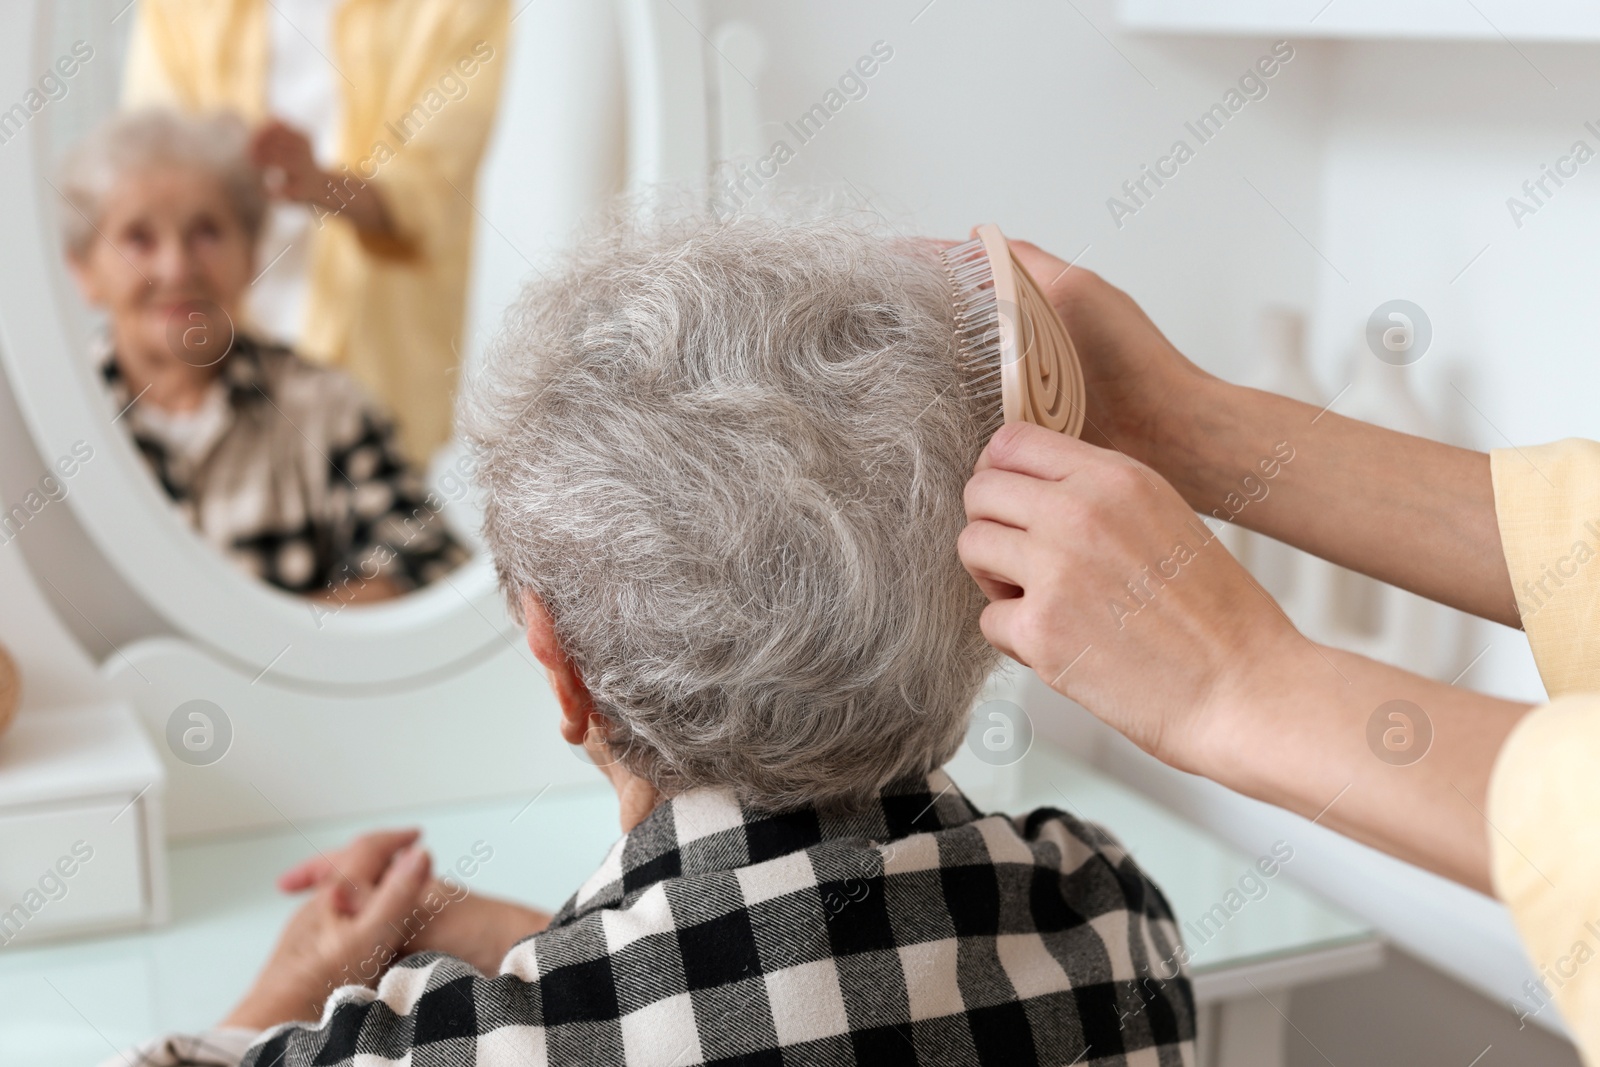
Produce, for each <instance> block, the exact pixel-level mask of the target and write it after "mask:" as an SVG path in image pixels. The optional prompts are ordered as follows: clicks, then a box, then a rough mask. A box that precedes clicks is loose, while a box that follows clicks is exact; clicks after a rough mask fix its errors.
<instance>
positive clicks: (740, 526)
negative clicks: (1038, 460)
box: [460, 218, 997, 807]
mask: <svg viewBox="0 0 1600 1067" xmlns="http://www.w3.org/2000/svg"><path fill="white" fill-rule="evenodd" d="M460 416H461V424H462V429H463V430H464V432H465V433H466V435H467V437H468V439H469V441H471V442H472V444H473V445H474V446H475V447H476V448H477V449H478V450H479V451H480V467H479V478H480V481H481V484H482V485H483V487H484V488H485V489H486V496H487V504H486V510H485V518H484V534H485V537H486V539H487V542H488V545H489V547H490V549H491V551H492V553H493V555H494V559H495V563H496V565H497V567H498V570H499V573H500V577H501V582H502V586H503V588H504V589H505V591H506V594H507V596H508V600H509V602H510V603H511V605H512V610H513V612H516V613H518V614H519V615H520V600H521V597H522V594H523V593H524V592H532V593H533V594H534V595H535V596H537V597H538V599H539V600H540V601H541V602H542V604H543V605H544V607H545V609H546V610H547V611H548V612H549V615H550V617H551V620H552V623H553V626H554V629H555V632H556V635H557V637H558V639H559V641H560V643H561V646H562V649H563V650H564V652H565V653H566V655H567V656H568V657H570V659H571V660H572V661H573V663H574V665H575V666H576V668H577V670H578V672H579V674H580V675H581V677H582V678H583V680H584V682H585V684H586V685H587V687H588V689H589V691H590V693H591V694H592V695H593V698H594V701H595V705H596V708H597V710H598V711H600V712H601V713H603V714H604V715H605V716H606V717H607V719H608V720H610V723H611V727H612V729H611V734H610V741H611V743H612V745H613V746H615V747H616V750H617V752H618V754H619V756H620V758H621V759H622V761H623V762H624V764H625V765H627V766H628V767H629V769H630V770H632V771H634V772H635V773H637V774H640V775H642V776H643V777H645V778H648V779H650V780H651V781H653V782H654V783H655V784H656V785H657V786H659V787H661V788H662V789H663V790H665V791H667V792H669V793H670V792H677V791H680V790H682V789H685V788H689V787H692V786H700V785H714V786H722V787H727V788H732V789H733V790H734V791H735V792H736V793H737V794H738V795H739V796H740V797H741V798H742V799H744V800H745V801H747V802H750V803H753V804H756V805H764V806H774V807H776V806H782V805H785V804H793V803H800V802H823V803H827V802H851V801H855V800H859V799H861V798H863V797H865V796H866V795H868V794H869V793H870V792H871V791H873V790H875V789H876V788H877V787H879V786H881V785H882V784H884V783H885V782H887V781H889V780H891V779H893V778H895V777H898V776H901V775H904V774H907V773H912V772H926V771H929V770H931V769H933V768H934V767H936V766H938V765H940V764H942V763H943V762H944V761H946V760H947V759H948V758H949V757H950V756H951V755H952V754H953V753H954V752H955V750H956V747H957V746H958V745H959V743H960V740H961V738H962V736H963V734H964V731H965V726H966V722H967V714H968V711H969V708H970V705H971V702H972V700H973V699H974V697H975V696H976V694H977V691H978V690H979V688H980V687H981V685H982V683H983V681H984V679H985V677H986V675H987V674H988V672H989V671H990V670H991V668H992V667H993V666H994V664H995V662H996V659H997V654H996V653H995V652H994V651H993V650H992V649H991V648H990V647H989V646H988V645H987V643H986V642H985V641H984V639H983V637H982V635H981V633H980V631H979V628H978V625H977V620H978V615H979V613H980V612H981V610H982V607H983V604H984V599H983V596H982V594H981V593H980V591H979V589H978V587H977V586H976V585H975V584H974V583H973V581H972V580H971V578H970V577H968V575H967V574H966V572H965V571H964V570H963V569H962V567H961V564H960V562H959V560H958V558H957V555H956V538H957V535H958V534H959V533H960V531H961V529H962V527H963V525H964V524H965V517H964V511H963V506H962V491H963V487H964V485H965V482H966V480H967V478H968V476H969V475H970V473H971V469H972V464H973V462H974V461H975V460H976V458H977V456H978V453H979V452H980V450H981V448H982V444H983V441H982V439H981V436H980V429H979V427H980V425H981V423H980V420H979V419H978V418H976V417H975V414H974V412H973V411H972V410H970V408H969V405H968V402H967V401H966V399H965V393H964V390H963V388H962V383H961V382H960V380H959V375H958V372H957V364H956V358H955V354H954V351H953V342H952V324H951V311H950V293H949V288H948V283H947V282H946V280H945V276H944V274H943V271H942V268H941V266H940V263H939V260H938V258H937V254H936V253H935V252H934V251H933V250H932V249H929V248H926V247H920V246H912V245H909V244H907V243H905V242H900V241H891V240H885V239H884V237H882V236H881V235H879V234H877V233H874V232H871V231H870V230H868V229H866V228H864V227H862V226H859V225H857V224H856V223H853V222H849V221H840V220H831V221H811V222H801V223H790V222H775V221H768V220H763V219H755V218H744V219H737V220H732V221H722V222H712V221H707V220H687V221H686V220H682V219H678V220H675V221H666V222H662V221H652V222H645V223H641V222H637V221H616V222H613V223H611V224H610V225H608V226H606V227H605V228H603V229H602V230H601V231H600V232H598V233H596V234H594V235H592V236H590V238H589V239H587V240H586V241H584V242H582V243H581V244H580V245H579V246H578V247H577V249H576V251H575V252H574V253H572V254H571V256H570V258H569V260H568V262H567V263H566V264H565V265H564V266H563V267H562V268H561V269H560V270H559V271H557V272H554V273H551V274H549V275H546V276H545V278H544V280H540V281H535V282H533V283H532V284H530V285H529V286H528V288H527V290H526V291H525V292H524V293H523V295H522V297H521V300H520V302H519V303H518V305H517V306H516V308H515V309H514V311H513V313H512V315H511V316H510V319H509V322H508V325H507V328H506V329H505V331H504V333H503V334H502V335H501V336H500V338H499V339H498V340H497V342H496V343H495V345H494V346H493V348H492V350H491V351H490V352H489V354H488V355H487V356H486V357H485V361H484V364H483V366H482V367H481V368H480V369H479V372H478V373H477V374H476V375H474V376H472V378H471V380H470V381H469V383H468V384H467V386H466V387H465V390H464V394H463V397H462V401H461V408H460Z"/></svg>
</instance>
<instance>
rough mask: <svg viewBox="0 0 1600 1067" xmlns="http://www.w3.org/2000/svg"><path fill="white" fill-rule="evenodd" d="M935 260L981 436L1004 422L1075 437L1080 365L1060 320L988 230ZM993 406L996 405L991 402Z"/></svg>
mask: <svg viewBox="0 0 1600 1067" xmlns="http://www.w3.org/2000/svg"><path fill="white" fill-rule="evenodd" d="M976 233H977V236H976V237H975V238H973V239H972V240H970V241H968V242H966V243H965V244H959V245H955V246H954V247H951V248H947V249H945V250H944V251H943V252H942V253H940V254H941V256H942V257H943V259H944V265H945V271H946V273H947V274H949V276H950V284H951V288H952V289H953V291H954V302H955V325H956V347H957V352H958V358H959V360H960V363H961V368H962V370H963V371H964V372H965V374H966V379H965V381H966V385H967V392H968V395H969V397H970V398H971V399H972V402H973V405H974V407H975V408H976V409H977V410H980V411H987V412H992V416H991V417H990V418H989V421H987V422H986V424H985V426H984V437H985V438H987V437H989V436H990V435H991V434H993V433H994V431H996V430H998V429H999V428H1000V427H1001V426H1002V425H1003V424H1004V423H1008V422H1031V423H1033V424H1035V425H1037V426H1043V427H1044V428H1046V429H1048V430H1055V431H1057V432H1058V433H1067V434H1071V435H1072V436H1074V437H1077V436H1079V435H1080V434H1081V433H1082V432H1083V402H1084V388H1083V367H1082V365H1081V364H1079V362H1078V353H1077V350H1076V349H1074V348H1073V347H1072V338H1071V337H1069V336H1067V328H1066V327H1065V326H1064V325H1062V323H1061V318H1060V316H1058V315H1057V314H1056V312H1055V309H1054V308H1053V307H1051V306H1050V301H1049V300H1047V299H1045V295H1044V292H1043V290H1041V289H1040V288H1039V284H1038V283H1037V282H1036V281H1034V280H1033V277H1032V275H1030V274H1029V273H1028V271H1027V268H1025V267H1023V265H1022V264H1021V263H1020V262H1018V261H1017V258H1016V256H1014V255H1013V254H1012V252H1011V246H1010V245H1009V244H1007V243H1006V239H1005V235H1004V234H1002V233H1001V232H1000V228H999V227H998V226H994V225H984V226H979V227H978V228H977V230H976ZM995 401H998V403H996V402H995Z"/></svg>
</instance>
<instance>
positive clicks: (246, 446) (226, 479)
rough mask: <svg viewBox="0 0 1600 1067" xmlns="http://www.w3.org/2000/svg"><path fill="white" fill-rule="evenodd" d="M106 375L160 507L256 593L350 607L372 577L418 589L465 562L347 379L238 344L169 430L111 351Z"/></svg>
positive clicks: (289, 355)
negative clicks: (162, 499) (264, 586)
mask: <svg viewBox="0 0 1600 1067" xmlns="http://www.w3.org/2000/svg"><path fill="white" fill-rule="evenodd" d="M100 370H101V376H102V378H103V380H104V382H105V385H106V388H107V390H108V391H109V392H110V394H111V397H112V401H113V404H114V410H115V411H116V412H118V414H117V416H116V421H118V422H121V423H122V424H123V425H124V426H125V427H126V429H127V430H128V432H129V433H130V434H131V435H132V437H133V441H134V443H135V444H136V445H137V446H138V448H139V451H140V453H141V454H142V455H143V456H144V459H145V462H146V463H147V464H148V465H149V467H150V470H151V473H152V474H153V475H154V476H155V478H156V480H157V481H158V482H160V484H161V487H162V489H164V490H165V491H166V494H167V496H169V497H170V498H171V499H172V501H173V502H174V503H175V504H176V505H177V506H178V508H179V509H180V510H181V511H182V512H183V514H184V516H185V518H186V519H187V520H188V522H189V524H190V525H191V526H193V527H194V529H195V530H196V531H198V532H199V534H200V536H201V537H202V538H204V539H205V540H206V541H208V542H209V543H211V544H212V545H214V546H216V548H217V549H219V550H220V551H221V552H222V553H223V554H224V555H226V556H227V557H228V558H229V559H231V560H233V561H234V562H235V563H237V564H238V565H239V566H240V567H242V568H243V569H244V570H246V571H248V572H249V573H251V574H254V575H256V576H257V577H259V578H261V579H262V580H263V581H266V582H269V583H271V584H272V585H275V586H277V587H279V588H280V589H284V590H287V591H289V592H291V593H300V594H315V593H319V592H322V593H327V594H330V595H333V596H337V597H339V598H340V599H349V598H351V597H352V596H354V595H355V594H356V593H357V592H358V591H359V589H360V587H361V586H362V585H364V584H365V583H367V582H370V581H373V580H375V579H377V578H379V577H380V576H381V577H383V578H386V579H388V580H389V581H391V582H393V583H394V584H395V585H397V586H398V587H400V588H401V589H402V590H410V589H414V588H416V587H418V586H421V585H425V584H427V583H428V582H431V581H433V580H435V579H437V578H439V577H440V576H441V575H443V574H446V573H447V572H449V571H450V570H452V569H454V568H455V567H457V566H458V565H460V564H461V563H462V562H463V561H464V560H465V559H466V558H467V554H468V553H467V550H466V548H465V547H464V546H463V545H462V544H461V543H460V542H459V541H457V540H456V539H455V538H454V537H453V536H452V535H451V533H450V531H449V530H448V528H447V527H446V524H445V519H444V515H443V513H442V507H443V504H442V502H441V500H440V499H439V497H438V496H437V495H436V494H433V493H428V492H426V491H425V489H424V487H423V484H422V480H421V478H420V477H418V475H417V473H416V472H415V471H414V470H413V469H412V468H411V467H410V466H409V465H408V464H407V463H406V461H405V459H404V457H403V456H402V454H401V453H400V451H399V446H398V444H397V441H396V437H395V427H394V424H393V422H392V421H391V420H390V419H389V417H388V416H387V414H385V413H384V412H383V411H382V410H381V409H380V408H379V407H378V406H377V405H376V404H375V403H374V402H373V401H372V400H371V398H370V397H368V396H367V395H366V393H365V392H364V391H363V390H362V389H361V387H360V386H359V385H358V384H357V383H356V382H355V381H354V379H352V378H350V377H349V376H347V375H345V374H344V373H343V372H341V371H338V370H335V369H333V368H329V367H322V366H317V365H314V364H311V363H308V362H306V361H305V360H302V359H301V358H300V357H299V356H297V355H295V354H294V352H293V351H291V350H290V349H288V348H285V347H283V346H281V345H275V344H268V343H264V342H261V341H259V340H255V339H253V338H250V337H247V336H245V335H242V334H241V335H240V336H239V337H238V338H237V339H236V340H235V341H234V344H233V348H232V349H231V350H230V351H229V353H228V355H227V356H226V357H225V359H224V362H223V364H222V370H221V373H220V374H219V375H218V376H217V378H216V379H215V380H214V381H213V382H212V385H211V392H210V394H209V395H208V396H207V397H206V399H205V401H204V402H203V403H202V404H201V406H200V408H199V409H198V410H197V411H195V412H193V413H190V414H185V415H180V416H176V417H174V416H173V415H172V414H170V413H167V412H164V411H162V410H160V409H158V408H155V407H153V406H152V405H148V404H140V403H138V402H137V401H138V398H137V397H134V396H132V395H130V393H131V391H130V389H129V388H128V385H127V382H126V381H125V380H124V378H123V376H122V372H121V370H120V368H119V367H118V365H117V362H116V360H115V358H114V357H113V356H112V354H111V351H110V346H109V345H108V344H107V345H104V346H103V355H102V359H101V363H100Z"/></svg>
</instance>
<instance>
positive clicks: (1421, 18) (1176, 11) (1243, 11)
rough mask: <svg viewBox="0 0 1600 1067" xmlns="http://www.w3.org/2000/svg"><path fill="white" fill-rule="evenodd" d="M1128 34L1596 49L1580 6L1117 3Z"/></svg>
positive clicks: (1224, 0) (1408, 0)
mask: <svg viewBox="0 0 1600 1067" xmlns="http://www.w3.org/2000/svg"><path fill="white" fill-rule="evenodd" d="M1117 17H1118V20H1119V21H1120V22H1121V23H1122V25H1123V26H1124V27H1125V28H1127V29H1129V30H1133V31H1140V32H1151V33H1182V34H1221V35H1232V36H1241V37H1285V38H1288V39H1289V40H1291V41H1293V40H1299V39H1302V38H1307V37H1330V38H1421V39H1435V40H1456V41H1464V40H1486V41H1499V40H1502V39H1508V40H1513V41H1600V7H1596V6H1595V5H1593V4H1590V3H1584V2H1582V0H1540V2H1539V3H1535V4H1528V3H1525V2H1523V0H1473V2H1472V3H1465V2H1463V0H1331V2H1330V0H1117Z"/></svg>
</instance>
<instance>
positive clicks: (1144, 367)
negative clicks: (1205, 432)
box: [1008, 241, 1216, 470]
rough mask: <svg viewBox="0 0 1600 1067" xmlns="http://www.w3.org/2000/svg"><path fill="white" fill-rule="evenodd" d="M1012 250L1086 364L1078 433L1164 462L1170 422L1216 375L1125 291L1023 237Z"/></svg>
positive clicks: (1141, 457)
mask: <svg viewBox="0 0 1600 1067" xmlns="http://www.w3.org/2000/svg"><path fill="white" fill-rule="evenodd" d="M1008 243H1009V244H1010V245H1011V251H1012V253H1013V254H1014V255H1015V256H1016V257H1017V259H1018V260H1019V261H1020V262H1021V263H1022V265H1023V266H1024V267H1026V268H1027V270H1028V273H1029V274H1031V275H1032V276H1033V279H1034V281H1036V282H1038V283H1039V287H1040V288H1041V289H1043V290H1044V293H1045V296H1046V297H1047V298H1048V299H1049V301H1050V303H1051V306H1053V307H1054V308H1055V309H1056V314H1057V315H1059V316H1060V317H1061V321H1062V322H1063V323H1064V324H1065V325H1066V327H1067V333H1068V335H1069V336H1071V338H1072V343H1073V347H1074V348H1076V349H1077V352H1078V358H1079V360H1080V361H1081V362H1082V364H1083V383H1084V388H1085V390H1086V392H1087V393H1088V399H1087V404H1086V409H1085V418H1084V428H1083V439H1084V440H1086V441H1088V442H1089V443H1090V444H1096V445H1100V446H1101V447H1103V448H1116V449H1119V450H1121V451H1123V452H1126V453H1127V454H1128V455H1130V456H1133V457H1135V458H1136V459H1139V460H1140V461H1142V462H1144V463H1147V464H1149V465H1151V466H1153V467H1155V468H1156V469H1158V470H1161V469H1163V467H1164V464H1163V462H1162V459H1163V448H1162V442H1163V441H1165V440H1166V439H1167V438H1168V436H1169V435H1170V434H1171V432H1172V431H1173V430H1174V428H1175V427H1174V422H1175V421H1179V420H1186V419H1187V418H1188V414H1187V410H1188V404H1189V403H1190V402H1191V401H1192V399H1193V397H1194V393H1195V391H1196V390H1197V389H1199V388H1200V387H1201V386H1203V385H1204V384H1206V383H1209V382H1214V381H1216V379H1215V378H1214V377H1212V376H1211V375H1209V374H1207V373H1206V372H1205V371H1203V370H1201V369H1200V368H1199V367H1197V366H1195V365H1194V364H1193V363H1191V362H1190V361H1189V360H1188V359H1187V358H1186V357H1185V356H1184V355H1183V353H1182V352H1179V351H1178V350H1177V349H1176V348H1175V347H1173V344H1172V342H1171V341H1168V340H1167V339H1166V337H1165V336H1164V335H1163V334H1162V332H1161V331H1160V330H1159V329H1157V328H1156V324H1155V323H1153V322H1151V321H1150V317H1149V316H1148V315H1146V314H1145V313H1144V309H1143V308H1141V307H1140V306H1139V305H1138V304H1137V303H1135V302H1134V300H1133V298H1132V297H1130V296H1129V295H1128V294H1127V293H1125V292H1123V291H1122V290H1121V289H1118V288H1117V287H1116V286H1114V285H1112V284H1110V283H1109V282H1107V281H1106V280H1105V279H1104V278H1102V277H1100V275H1098V274H1096V273H1094V272H1093V271H1091V270H1088V269H1086V268H1084V267H1078V266H1073V265H1072V264H1070V263H1068V262H1066V261H1065V260H1062V259H1058V258H1057V257H1055V256H1053V255H1051V254H1050V253H1049V252H1046V251H1044V250H1043V249H1042V248H1039V247H1038V246H1036V245H1033V244H1030V243H1028V242H1027V241H1009V242H1008Z"/></svg>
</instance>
